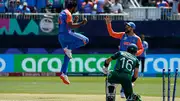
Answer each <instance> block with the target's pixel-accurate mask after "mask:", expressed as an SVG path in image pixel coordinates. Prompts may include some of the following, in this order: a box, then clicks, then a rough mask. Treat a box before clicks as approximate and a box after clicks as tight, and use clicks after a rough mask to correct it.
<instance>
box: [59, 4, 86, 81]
mask: <svg viewBox="0 0 180 101" xmlns="http://www.w3.org/2000/svg"><path fill="white" fill-rule="evenodd" d="M76 6H77V5H76V3H72V2H70V3H68V4H67V7H66V9H65V10H63V11H61V13H60V14H59V18H58V23H59V35H58V40H59V42H60V44H61V47H62V48H63V50H64V53H65V56H64V63H63V65H62V67H61V71H60V78H61V79H62V81H63V82H64V83H65V84H70V81H69V79H68V76H67V68H68V63H69V61H70V59H72V50H73V49H77V48H79V47H82V46H85V45H86V44H87V43H88V42H89V39H88V38H87V37H86V36H84V35H82V34H79V33H76V32H74V31H72V28H79V27H80V26H83V25H85V24H86V23H87V19H86V18H85V19H84V20H83V21H82V22H79V23H77V21H78V17H75V18H74V22H73V20H72V15H71V14H72V13H74V12H75V9H76Z"/></svg>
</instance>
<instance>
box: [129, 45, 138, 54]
mask: <svg viewBox="0 0 180 101" xmlns="http://www.w3.org/2000/svg"><path fill="white" fill-rule="evenodd" d="M137 50H138V48H137V45H136V44H130V45H128V47H127V52H129V53H131V54H136V53H137Z"/></svg>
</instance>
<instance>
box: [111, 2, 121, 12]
mask: <svg viewBox="0 0 180 101" xmlns="http://www.w3.org/2000/svg"><path fill="white" fill-rule="evenodd" d="M111 12H112V13H122V12H123V8H122V5H121V4H120V3H119V0H115V3H113V4H112V8H111Z"/></svg>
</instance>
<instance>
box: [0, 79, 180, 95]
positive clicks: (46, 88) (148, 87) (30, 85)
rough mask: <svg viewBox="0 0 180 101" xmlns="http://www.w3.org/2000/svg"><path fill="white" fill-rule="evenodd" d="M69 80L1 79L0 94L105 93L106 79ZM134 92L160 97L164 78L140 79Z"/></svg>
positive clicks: (178, 90)
mask: <svg viewBox="0 0 180 101" xmlns="http://www.w3.org/2000/svg"><path fill="white" fill-rule="evenodd" d="M69 79H70V81H71V84H70V85H68V86H67V85H64V84H63V83H62V82H61V80H60V79H59V77H0V93H35V94H36V93H39V94H44V93H47V94H104V92H105V90H104V89H105V86H104V85H105V84H104V80H105V77H70V78H69ZM166 81H167V80H166ZM166 85H167V83H166ZM119 87H120V86H118V88H117V90H118V91H117V94H119ZM166 88H167V87H166ZM166 90H167V89H166ZM172 90H173V79H171V92H172ZM134 91H135V92H136V93H138V94H140V95H142V96H159V97H160V96H162V78H160V77H159V78H139V79H138V80H137V81H136V83H135V87H134ZM166 94H167V93H166ZM176 96H177V97H180V78H178V79H177V89H176Z"/></svg>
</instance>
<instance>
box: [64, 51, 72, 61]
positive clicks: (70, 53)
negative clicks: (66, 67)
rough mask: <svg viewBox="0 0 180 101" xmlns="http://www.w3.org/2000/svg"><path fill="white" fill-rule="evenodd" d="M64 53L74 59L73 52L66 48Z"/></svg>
mask: <svg viewBox="0 0 180 101" xmlns="http://www.w3.org/2000/svg"><path fill="white" fill-rule="evenodd" d="M64 53H65V54H66V55H67V56H68V57H69V58H70V59H72V50H70V49H67V48H64Z"/></svg>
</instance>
